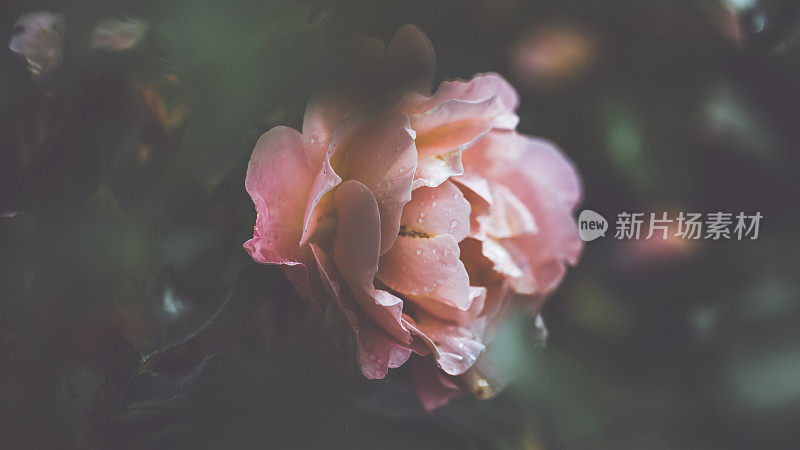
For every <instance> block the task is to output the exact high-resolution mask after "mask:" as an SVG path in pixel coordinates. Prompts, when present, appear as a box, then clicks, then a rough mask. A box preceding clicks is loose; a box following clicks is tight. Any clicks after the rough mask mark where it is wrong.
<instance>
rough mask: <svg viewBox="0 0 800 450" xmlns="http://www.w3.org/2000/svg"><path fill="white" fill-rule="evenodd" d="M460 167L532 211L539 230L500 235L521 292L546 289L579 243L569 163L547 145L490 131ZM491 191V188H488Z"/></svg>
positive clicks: (576, 192) (576, 194)
mask: <svg viewBox="0 0 800 450" xmlns="http://www.w3.org/2000/svg"><path fill="white" fill-rule="evenodd" d="M464 165H465V170H466V172H467V173H469V174H477V175H480V176H483V177H484V178H486V179H487V180H489V182H490V183H497V184H500V185H503V186H505V187H507V188H508V189H509V190H510V191H511V192H512V193H513V194H514V195H515V196H516V197H517V198H518V199H519V200H520V201H521V202H522V203H523V204H524V205H525V206H526V207H527V209H528V210H529V211H530V212H531V213H532V214H533V217H534V218H535V220H536V225H537V226H538V232H536V233H530V234H523V235H517V236H515V237H512V238H510V239H503V240H501V241H500V242H501V244H502V245H503V248H505V249H506V250H507V251H508V253H509V254H510V255H511V257H512V258H513V259H514V262H515V263H516V265H517V266H518V267H519V268H520V269H521V270H522V272H523V273H524V274H525V277H523V278H527V279H517V280H515V283H516V284H515V288H516V289H517V290H518V292H520V293H526V294H531V293H533V292H532V288H533V287H534V286H535V289H536V291H537V292H538V293H540V294H541V293H547V292H549V291H550V290H552V289H553V288H555V286H556V285H557V284H558V282H559V281H560V279H561V277H562V276H563V274H564V271H565V269H564V267H563V264H564V261H567V262H569V263H570V264H575V262H576V261H577V258H578V256H579V254H580V251H581V249H582V247H583V245H582V242H581V241H580V239H579V237H578V232H577V225H576V223H575V219H574V218H573V216H572V209H573V208H574V206H575V205H576V203H577V201H579V199H580V191H581V189H580V181H579V179H578V177H577V173H576V171H575V170H574V168H572V166H571V164H570V163H569V162H568V161H567V160H566V158H564V157H563V155H561V153H560V152H559V151H558V150H557V149H556V148H555V147H553V146H552V145H551V144H549V143H547V142H545V141H541V140H538V139H532V138H528V137H525V136H521V135H518V134H516V133H505V132H492V133H489V134H488V135H486V136H485V137H484V138H482V139H481V140H480V141H478V142H477V143H476V144H475V146H474V147H472V148H471V149H470V151H469V152H468V153H467V154H465V156H464ZM493 194H494V193H493Z"/></svg>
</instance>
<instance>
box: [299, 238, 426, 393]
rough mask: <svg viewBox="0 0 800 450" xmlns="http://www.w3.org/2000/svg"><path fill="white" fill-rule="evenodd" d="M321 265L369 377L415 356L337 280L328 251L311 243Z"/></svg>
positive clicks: (360, 362)
mask: <svg viewBox="0 0 800 450" xmlns="http://www.w3.org/2000/svg"><path fill="white" fill-rule="evenodd" d="M309 246H310V247H311V250H312V252H313V254H314V257H315V259H316V261H317V265H318V267H319V272H320V277H321V278H322V280H323V282H324V285H325V286H326V288H327V289H328V292H329V294H330V295H331V298H333V299H335V304H336V306H337V307H338V309H339V310H340V311H341V312H342V314H343V315H344V317H345V319H346V320H347V322H348V324H349V325H350V326H351V327H352V329H353V332H354V334H355V338H356V345H357V349H358V360H359V364H360V366H361V372H362V373H363V374H364V376H365V377H366V378H369V379H381V378H384V377H386V373H387V372H388V369H389V368H395V367H400V366H401V365H403V364H404V363H405V362H406V361H407V360H408V358H409V357H410V356H411V349H410V348H409V347H408V346H404V345H402V344H400V343H399V342H398V341H397V340H396V339H395V338H394V337H392V336H390V335H388V334H386V332H384V331H383V330H382V329H381V328H380V327H378V326H377V325H376V324H375V322H373V321H372V319H371V318H370V317H368V316H367V314H366V313H365V312H364V310H363V309H361V307H360V306H358V304H357V303H356V301H355V299H354V298H353V295H352V293H351V292H349V291H348V290H347V289H345V290H342V289H341V284H340V283H339V282H338V281H335V280H334V278H335V275H334V274H335V273H336V270H335V269H334V267H333V265H332V261H331V260H330V258H329V257H328V255H327V254H326V252H325V251H323V250H322V248H321V247H319V246H318V245H316V244H314V243H311V244H309Z"/></svg>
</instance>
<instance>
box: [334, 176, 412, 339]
mask: <svg viewBox="0 0 800 450" xmlns="http://www.w3.org/2000/svg"><path fill="white" fill-rule="evenodd" d="M335 202H336V212H337V218H338V226H337V229H336V236H335V238H334V243H333V260H334V262H335V263H336V268H337V269H338V271H339V273H340V274H341V276H342V278H343V279H344V281H345V282H346V284H347V287H348V288H349V291H350V292H351V293H352V295H353V298H354V299H355V301H356V302H357V303H358V304H359V305H360V306H361V308H362V309H363V310H364V312H365V313H366V314H367V315H368V316H369V317H370V318H371V319H372V320H373V321H374V322H375V323H376V324H377V325H378V326H379V327H380V328H381V329H382V330H383V331H385V332H386V333H388V334H389V335H391V336H392V337H394V338H395V339H396V340H397V341H398V342H399V343H402V344H405V345H406V346H408V345H410V341H411V335H410V333H409V331H408V329H406V327H405V326H404V325H403V321H402V313H403V301H402V300H400V299H399V298H397V297H395V296H394V295H392V294H390V293H388V292H386V291H382V290H377V289H375V287H374V284H373V282H374V279H375V273H376V272H377V270H378V258H379V255H380V243H381V234H380V215H379V212H378V204H377V202H376V201H375V197H373V195H372V193H371V192H370V190H369V189H368V188H367V187H366V186H364V185H363V184H361V183H360V182H358V181H355V180H349V181H346V182H344V183H342V185H341V186H339V188H338V189H337V190H336V195H335Z"/></svg>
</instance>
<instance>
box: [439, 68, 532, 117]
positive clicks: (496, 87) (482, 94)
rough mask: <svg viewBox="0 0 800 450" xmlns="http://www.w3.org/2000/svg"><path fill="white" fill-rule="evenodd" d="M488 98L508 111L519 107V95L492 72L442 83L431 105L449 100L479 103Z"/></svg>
mask: <svg viewBox="0 0 800 450" xmlns="http://www.w3.org/2000/svg"><path fill="white" fill-rule="evenodd" d="M490 97H497V98H498V99H499V100H500V101H501V102H502V103H503V105H504V106H505V107H506V109H508V110H510V111H514V110H516V109H517V106H519V95H517V91H516V90H515V89H514V87H513V86H511V84H509V82H508V81H506V80H505V79H504V78H503V77H502V76H500V75H499V74H496V73H493V72H487V73H479V74H477V75H475V76H473V77H472V79H470V80H469V81H464V80H455V81H443V82H442V83H441V84H439V87H438V88H437V89H436V93H435V94H434V95H433V97H432V98H431V103H432V104H438V103H441V102H444V101H447V100H451V99H458V100H463V101H480V100H485V99H488V98H490Z"/></svg>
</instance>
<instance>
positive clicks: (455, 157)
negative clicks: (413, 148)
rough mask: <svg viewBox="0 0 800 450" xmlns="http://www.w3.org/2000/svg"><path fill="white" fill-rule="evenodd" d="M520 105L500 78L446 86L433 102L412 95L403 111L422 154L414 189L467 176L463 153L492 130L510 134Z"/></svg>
mask: <svg viewBox="0 0 800 450" xmlns="http://www.w3.org/2000/svg"><path fill="white" fill-rule="evenodd" d="M518 102H519V99H518V98H517V94H516V92H515V91H514V89H513V88H512V87H511V86H510V85H509V84H508V83H507V82H506V81H505V80H503V79H502V78H501V77H500V76H499V75H496V74H486V75H478V76H476V77H474V78H473V79H472V80H470V81H466V82H465V81H452V82H444V83H442V84H441V85H440V87H439V89H438V90H437V91H436V94H434V95H433V97H424V96H419V95H409V96H407V97H406V98H405V99H403V100H402V101H401V104H400V106H399V108H400V109H401V110H403V111H405V112H406V113H408V114H409V117H410V121H411V127H412V128H413V129H414V131H415V132H417V140H416V144H417V149H418V151H419V154H420V162H419V170H418V171H417V175H416V177H415V185H414V187H415V188H416V187H419V186H437V185H438V184H440V183H441V182H443V181H444V180H446V179H447V178H448V177H451V176H457V175H461V174H463V168H462V166H461V152H462V151H464V150H465V149H467V148H469V147H470V146H471V145H472V144H473V143H474V142H475V141H476V140H478V139H479V138H480V137H481V136H483V135H484V134H486V133H487V132H489V131H490V130H492V129H504V130H512V129H514V128H515V127H516V126H517V123H518V122H519V118H518V117H517V115H516V114H515V113H514V109H515V108H516V106H517V103H518Z"/></svg>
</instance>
